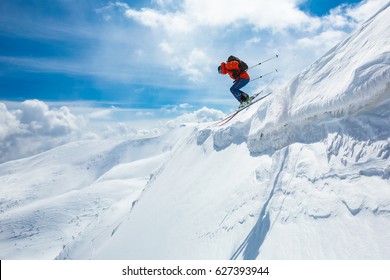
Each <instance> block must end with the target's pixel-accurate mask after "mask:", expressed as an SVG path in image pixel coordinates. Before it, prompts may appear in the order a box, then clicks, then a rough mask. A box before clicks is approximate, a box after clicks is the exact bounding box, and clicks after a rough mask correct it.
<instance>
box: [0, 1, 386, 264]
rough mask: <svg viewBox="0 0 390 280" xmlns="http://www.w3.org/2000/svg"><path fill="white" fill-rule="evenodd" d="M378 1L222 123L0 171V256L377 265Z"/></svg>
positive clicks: (382, 197) (382, 110) (76, 147)
mask: <svg viewBox="0 0 390 280" xmlns="http://www.w3.org/2000/svg"><path fill="white" fill-rule="evenodd" d="M389 46H390V3H389V4H388V5H386V6H385V7H384V8H383V9H382V10H380V11H379V12H378V13H377V14H376V15H374V16H373V17H372V18H371V19H369V20H368V21H367V22H366V23H364V24H363V26H361V27H360V28H359V29H358V30H356V31H355V32H354V33H352V34H351V35H350V36H349V37H348V38H346V39H345V40H343V41H342V42H340V43H339V44H338V45H337V46H335V47H334V48H333V49H331V50H330V51H329V52H328V53H327V54H325V55H324V56H323V57H322V58H320V59H319V60H318V61H316V62H315V63H314V64H312V65H311V66H310V67H308V68H307V69H306V70H305V71H303V72H302V73H301V74H299V75H298V76H297V77H295V78H294V79H292V80H291V81H290V83H289V84H288V85H287V86H286V87H285V88H283V89H282V90H280V91H277V92H274V93H273V94H272V95H270V96H269V97H267V98H266V99H264V101H261V102H259V103H256V105H253V106H252V107H250V108H248V109H247V110H244V111H243V112H241V113H240V114H239V115H237V116H236V117H235V118H234V119H233V120H232V121H231V122H229V123H227V124H225V125H222V126H218V125H216V124H215V122H207V123H201V124H199V123H198V124H191V123H188V124H186V125H183V126H181V127H179V128H176V129H173V130H171V131H170V132H169V133H167V134H165V135H163V136H159V137H154V138H148V139H138V140H126V141H119V140H104V141H102V140H85V141H82V142H81V141H79V142H74V143H71V144H67V145H63V146H60V147H58V148H55V149H52V150H50V151H47V152H45V153H42V154H39V155H36V156H33V157H30V158H25V159H21V160H17V161H10V162H7V163H3V164H1V165H0V191H1V194H2V196H1V200H0V224H1V230H0V252H1V253H0V258H2V259H20V258H33V259H38V258H42V259H50V258H57V259H388V258H390V181H389V180H390V160H389V157H390V129H389V127H390V47H389Z"/></svg>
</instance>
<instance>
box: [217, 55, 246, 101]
mask: <svg viewBox="0 0 390 280" xmlns="http://www.w3.org/2000/svg"><path fill="white" fill-rule="evenodd" d="M247 69H248V65H247V64H246V63H245V62H243V61H242V60H240V59H239V58H237V57H235V56H233V55H231V56H229V58H228V60H227V62H226V63H225V62H222V63H221V65H220V66H219V67H218V73H219V74H223V75H225V74H229V76H230V77H231V78H232V79H233V80H234V81H233V86H232V87H231V88H230V91H231V93H232V94H233V95H234V97H235V98H236V99H237V100H238V102H240V106H239V108H242V107H244V106H246V105H248V104H249V103H250V97H249V95H248V94H246V93H245V92H243V91H242V90H241V88H243V87H244V86H246V85H247V84H248V83H249V80H250V77H249V75H248V72H247V71H246V70H247Z"/></svg>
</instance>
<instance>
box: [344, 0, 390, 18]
mask: <svg viewBox="0 0 390 280" xmlns="http://www.w3.org/2000/svg"><path fill="white" fill-rule="evenodd" d="M388 2H389V1H388V0H366V1H363V2H362V4H359V5H358V6H357V7H352V8H348V9H347V12H346V14H347V16H349V17H351V18H353V19H354V20H356V21H357V22H359V23H361V22H363V21H366V20H367V19H369V18H370V17H371V16H373V15H374V14H375V13H376V12H378V11H379V9H381V8H383V7H384V6H385V5H386V4H388Z"/></svg>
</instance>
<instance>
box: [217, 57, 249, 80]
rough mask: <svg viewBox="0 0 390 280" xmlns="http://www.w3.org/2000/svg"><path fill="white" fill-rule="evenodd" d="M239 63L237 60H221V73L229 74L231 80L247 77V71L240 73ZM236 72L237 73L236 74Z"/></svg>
mask: <svg viewBox="0 0 390 280" xmlns="http://www.w3.org/2000/svg"><path fill="white" fill-rule="evenodd" d="M238 65H239V63H238V61H237V60H234V61H229V62H226V63H225V62H222V63H221V73H222V74H224V75H225V74H229V76H230V78H232V79H233V80H237V79H239V78H241V79H249V78H250V77H249V74H248V72H247V71H243V72H242V73H240V67H239V66H238ZM237 74H239V75H238V76H237Z"/></svg>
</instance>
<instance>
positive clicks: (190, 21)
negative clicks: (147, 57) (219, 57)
mask: <svg viewBox="0 0 390 280" xmlns="http://www.w3.org/2000/svg"><path fill="white" fill-rule="evenodd" d="M157 2H158V3H159V4H160V6H164V5H165V4H166V3H165V2H166V1H157ZM299 2H300V1H298V0H295V1H292V0H279V1H266V0H258V1H253V0H241V1H236V0H213V1H209V0H185V1H183V3H182V5H180V6H179V7H178V9H177V10H175V11H170V12H166V11H164V12H162V11H159V10H156V9H150V8H142V9H140V10H135V9H131V8H128V9H127V10H126V12H125V13H126V16H127V17H129V18H132V19H134V20H136V21H138V22H139V23H141V24H143V25H145V26H149V27H151V28H160V27H162V28H163V29H165V30H166V31H167V32H168V33H169V34H175V33H182V32H190V31H193V30H195V29H196V28H198V27H224V28H225V27H227V26H228V25H234V24H239V23H244V24H249V25H252V26H253V27H254V28H255V29H271V30H275V31H280V30H283V29H289V28H304V29H309V30H311V29H314V28H318V27H319V25H320V22H319V20H318V19H317V18H314V17H310V16H308V15H307V14H305V13H304V12H302V11H301V10H299V9H298V7H297V6H298V4H299ZM281 15H283V16H281Z"/></svg>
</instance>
